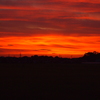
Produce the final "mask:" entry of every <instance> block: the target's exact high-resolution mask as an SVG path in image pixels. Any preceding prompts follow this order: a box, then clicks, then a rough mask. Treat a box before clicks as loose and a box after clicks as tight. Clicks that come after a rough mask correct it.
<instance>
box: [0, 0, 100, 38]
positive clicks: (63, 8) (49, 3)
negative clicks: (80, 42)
mask: <svg viewBox="0 0 100 100" xmlns="http://www.w3.org/2000/svg"><path fill="white" fill-rule="evenodd" d="M99 8H100V2H97V1H95V2H94V1H90V0H84V1H83V0H82V2H81V0H78V1H75V0H67V1H66V0H20V1H19V0H1V1H0V26H1V27H0V37H2V36H32V35H37V34H51V33H53V34H64V35H69V34H76V33H77V34H78V35H88V34H89V35H90V34H95V35H98V34H100V9H99ZM2 33H3V34H2Z"/></svg>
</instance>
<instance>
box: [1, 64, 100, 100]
mask: <svg viewBox="0 0 100 100" xmlns="http://www.w3.org/2000/svg"><path fill="white" fill-rule="evenodd" d="M0 84H1V85H0V91H1V93H0V95H1V96H0V98H7V100H15V99H16V100H18V99H20V98H22V99H23V100H24V99H26V100H29V99H32V100H52V99H55V100H58V99H60V100H74V99H79V100H91V99H92V100H100V99H99V94H100V64H0ZM8 98H9V99H8ZM0 100H2V99H0Z"/></svg>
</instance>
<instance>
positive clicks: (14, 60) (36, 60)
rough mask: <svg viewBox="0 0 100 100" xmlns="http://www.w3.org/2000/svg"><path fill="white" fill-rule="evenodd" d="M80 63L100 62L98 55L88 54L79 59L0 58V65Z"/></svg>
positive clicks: (49, 57) (96, 53)
mask: <svg viewBox="0 0 100 100" xmlns="http://www.w3.org/2000/svg"><path fill="white" fill-rule="evenodd" d="M82 62H100V53H98V52H96V51H94V52H88V53H85V54H84V56H83V57H79V58H61V57H58V56H56V57H52V56H38V55H34V56H31V57H27V56H24V57H3V56H2V57H0V63H82Z"/></svg>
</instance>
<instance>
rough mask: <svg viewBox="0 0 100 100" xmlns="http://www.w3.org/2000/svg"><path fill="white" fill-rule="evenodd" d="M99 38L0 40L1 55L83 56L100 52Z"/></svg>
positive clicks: (55, 37)
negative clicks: (89, 52)
mask: <svg viewBox="0 0 100 100" xmlns="http://www.w3.org/2000/svg"><path fill="white" fill-rule="evenodd" d="M99 44H100V36H99V37H97V36H90V37H88V36H79V37H78V38H77V37H75V36H74V37H73V36H63V35H43V36H31V37H4V38H3V37H2V38H0V50H1V52H0V53H1V54H20V53H21V54H24V55H25V54H26V55H28V54H30V55H35V54H37V55H51V56H54V55H60V56H61V57H65V56H66V55H73V56H75V55H83V54H84V53H86V52H88V51H91V52H93V51H100V46H99ZM66 57H67V56H66Z"/></svg>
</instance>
